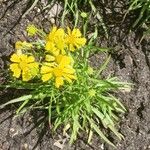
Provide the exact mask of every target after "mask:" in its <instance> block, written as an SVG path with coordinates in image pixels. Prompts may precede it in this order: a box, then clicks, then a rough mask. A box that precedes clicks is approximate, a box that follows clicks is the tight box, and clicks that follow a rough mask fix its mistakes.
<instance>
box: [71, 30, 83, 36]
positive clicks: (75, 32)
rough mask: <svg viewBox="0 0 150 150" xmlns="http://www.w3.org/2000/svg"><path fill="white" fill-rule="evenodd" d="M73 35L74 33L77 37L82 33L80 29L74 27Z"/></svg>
mask: <svg viewBox="0 0 150 150" xmlns="http://www.w3.org/2000/svg"><path fill="white" fill-rule="evenodd" d="M72 35H74V36H75V37H81V35H82V34H81V32H80V30H79V29H73V31H72Z"/></svg>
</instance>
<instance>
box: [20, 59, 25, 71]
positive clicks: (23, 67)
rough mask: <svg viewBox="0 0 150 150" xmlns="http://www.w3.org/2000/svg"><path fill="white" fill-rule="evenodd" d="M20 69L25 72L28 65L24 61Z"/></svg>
mask: <svg viewBox="0 0 150 150" xmlns="http://www.w3.org/2000/svg"><path fill="white" fill-rule="evenodd" d="M19 67H20V69H21V70H23V69H25V68H26V67H27V63H26V62H24V61H21V62H20V63H19Z"/></svg>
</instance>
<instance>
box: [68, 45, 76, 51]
mask: <svg viewBox="0 0 150 150" xmlns="http://www.w3.org/2000/svg"><path fill="white" fill-rule="evenodd" d="M69 50H70V51H72V52H74V51H75V48H74V46H73V45H72V44H69Z"/></svg>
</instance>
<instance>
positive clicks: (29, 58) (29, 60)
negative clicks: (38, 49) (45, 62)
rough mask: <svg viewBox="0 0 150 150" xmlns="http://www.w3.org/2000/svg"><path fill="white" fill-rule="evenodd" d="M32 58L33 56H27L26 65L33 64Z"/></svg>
mask: <svg viewBox="0 0 150 150" xmlns="http://www.w3.org/2000/svg"><path fill="white" fill-rule="evenodd" d="M34 60H35V59H34V57H33V56H29V57H28V58H27V62H28V63H31V62H34Z"/></svg>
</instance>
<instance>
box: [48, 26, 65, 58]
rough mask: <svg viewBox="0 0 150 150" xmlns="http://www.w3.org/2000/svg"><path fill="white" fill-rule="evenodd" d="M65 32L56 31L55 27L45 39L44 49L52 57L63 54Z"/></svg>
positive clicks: (60, 29) (61, 30)
mask: <svg viewBox="0 0 150 150" xmlns="http://www.w3.org/2000/svg"><path fill="white" fill-rule="evenodd" d="M64 36H65V32H64V30H63V29H62V28H59V29H57V27H53V28H52V31H51V32H50V33H49V34H48V36H47V38H46V45H45V49H46V50H47V51H49V52H51V53H52V54H53V55H55V56H57V55H59V54H60V51H61V53H62V54H65V52H64V48H65V38H64Z"/></svg>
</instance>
